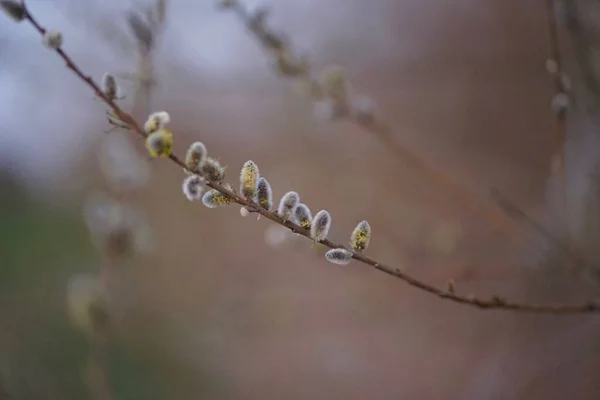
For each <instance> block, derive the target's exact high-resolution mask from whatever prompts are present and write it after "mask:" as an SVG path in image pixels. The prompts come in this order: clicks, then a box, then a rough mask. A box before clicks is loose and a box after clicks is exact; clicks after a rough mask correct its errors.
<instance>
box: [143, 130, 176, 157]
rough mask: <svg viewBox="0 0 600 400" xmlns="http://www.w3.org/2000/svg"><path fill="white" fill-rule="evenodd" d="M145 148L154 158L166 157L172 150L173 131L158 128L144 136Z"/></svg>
mask: <svg viewBox="0 0 600 400" xmlns="http://www.w3.org/2000/svg"><path fill="white" fill-rule="evenodd" d="M146 149H147V150H148V153H150V155H151V156H152V157H154V158H156V157H161V158H167V157H169V156H170V155H171V153H172V152H173V133H172V132H171V131H169V130H167V129H159V130H158V131H155V132H153V133H151V134H149V135H148V136H147V137H146Z"/></svg>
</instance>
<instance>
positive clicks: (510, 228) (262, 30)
mask: <svg viewBox="0 0 600 400" xmlns="http://www.w3.org/2000/svg"><path fill="white" fill-rule="evenodd" d="M220 5H221V7H222V8H229V9H232V10H233V11H234V12H235V14H236V15H237V16H238V17H239V18H240V19H241V20H242V22H243V23H244V25H245V26H246V27H247V28H248V30H249V31H250V32H251V33H252V35H253V37H255V38H256V39H257V40H258V41H259V42H260V44H261V45H262V46H263V47H264V48H265V50H267V52H269V53H270V54H271V55H272V56H273V57H274V60H275V66H276V67H277V69H278V71H279V73H280V74H281V75H283V76H285V77H287V78H291V79H297V80H304V81H306V82H307V83H308V84H309V85H310V95H311V97H312V98H313V100H321V99H322V97H323V91H324V90H325V91H326V90H327V88H323V87H319V83H318V82H317V81H316V80H315V78H314V77H313V76H312V75H311V71H310V66H309V63H308V60H307V58H306V57H304V56H301V57H298V56H295V55H294V54H293V51H292V49H291V44H290V43H288V40H287V39H286V38H285V37H284V36H283V35H281V34H279V33H276V32H273V31H272V30H271V29H270V28H268V27H267V26H266V19H267V16H268V12H269V9H268V8H265V7H263V8H259V9H258V10H256V11H254V12H252V13H251V12H249V11H247V10H246V9H245V8H244V7H243V6H242V5H241V4H240V3H239V1H238V0H221V2H220ZM326 85H327V83H325V84H324V85H323V86H326ZM342 97H345V96H344V95H342ZM335 100H336V101H337V104H336V111H335V112H336V113H338V115H336V117H339V116H347V117H348V120H349V121H350V122H351V123H353V124H355V125H357V126H359V127H360V128H361V129H362V130H363V131H364V132H366V133H368V134H370V135H372V136H373V137H375V138H376V139H377V140H379V141H380V142H381V143H383V144H385V146H386V147H387V148H389V149H391V150H392V151H393V152H394V153H395V154H396V156H398V157H399V158H400V159H401V160H403V161H404V162H406V163H407V164H409V165H410V166H411V167H412V168H414V169H416V170H417V171H419V172H420V173H422V174H423V175H425V176H426V177H427V178H428V179H429V181H430V182H431V183H433V184H434V185H436V186H438V187H440V188H442V189H443V190H445V191H447V192H449V193H451V194H452V195H453V196H454V197H455V198H456V199H460V200H461V201H463V202H464V203H466V204H468V205H469V206H470V207H472V208H473V209H474V210H475V211H476V212H477V213H478V214H479V215H480V216H482V217H483V218H485V219H487V220H488V221H489V222H490V223H491V225H492V226H493V227H494V228H496V229H501V230H504V232H505V233H507V234H508V235H509V236H510V237H515V238H517V239H518V240H519V241H522V240H524V237H523V234H524V232H523V230H522V229H521V228H520V226H519V225H518V224H515V223H514V221H512V220H511V219H510V218H508V217H507V216H506V215H505V214H504V213H503V212H502V211H501V210H499V209H497V208H496V207H494V206H493V205H491V204H490V203H488V202H487V201H485V200H484V199H482V198H481V197H479V196H478V195H477V194H476V193H474V192H473V191H472V190H470V189H469V188H468V187H466V186H464V185H462V184H460V183H459V182H457V181H456V180H454V179H453V177H452V176H451V175H450V174H448V173H446V172H444V171H443V170H442V169H438V168H436V167H435V166H433V165H432V164H431V163H429V162H428V161H427V160H425V159H424V158H423V157H421V156H419V155H418V154H416V153H415V152H413V151H411V150H410V149H408V148H407V147H405V146H404V145H402V144H400V143H398V142H397V141H396V139H395V138H394V135H393V132H392V129H391V128H390V127H389V126H388V125H386V124H385V123H382V122H380V121H378V120H377V119H376V118H375V117H374V110H373V109H372V108H371V107H368V106H364V105H358V106H355V107H356V108H357V109H356V111H357V112H350V108H351V107H352V105H351V104H348V99H347V98H342V99H340V98H339V97H338V98H336V99H335ZM340 100H341V101H340ZM365 107H366V108H365ZM372 107H374V105H373V106H372Z"/></svg>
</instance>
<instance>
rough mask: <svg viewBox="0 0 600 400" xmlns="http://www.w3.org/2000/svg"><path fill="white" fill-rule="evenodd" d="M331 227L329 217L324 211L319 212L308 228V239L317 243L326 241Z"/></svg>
mask: <svg viewBox="0 0 600 400" xmlns="http://www.w3.org/2000/svg"><path fill="white" fill-rule="evenodd" d="M330 227H331V215H330V214H329V212H327V211H326V210H321V211H319V212H318V213H317V214H316V215H315V217H314V218H313V220H312V222H311V226H310V237H311V238H313V239H314V240H316V241H317V242H319V241H321V240H325V239H327V234H329V228H330Z"/></svg>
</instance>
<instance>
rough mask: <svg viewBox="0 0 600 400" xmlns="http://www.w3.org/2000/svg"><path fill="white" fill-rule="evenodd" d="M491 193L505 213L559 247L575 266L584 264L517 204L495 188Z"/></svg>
mask: <svg viewBox="0 0 600 400" xmlns="http://www.w3.org/2000/svg"><path fill="white" fill-rule="evenodd" d="M491 193H492V197H493V198H494V199H495V200H496V202H497V203H498V205H500V207H502V209H504V210H505V211H506V213H507V215H509V216H511V217H512V218H514V219H515V220H517V221H520V222H522V223H524V224H526V225H528V226H529V227H530V228H532V229H533V230H534V231H535V232H537V233H538V234H540V235H541V236H543V237H545V238H546V239H548V240H549V241H550V242H552V244H553V245H555V246H556V247H557V248H559V249H560V250H561V252H562V253H563V254H564V255H565V256H567V258H569V259H570V260H571V262H572V263H573V264H574V265H575V266H578V267H582V266H583V265H584V262H583V260H582V259H581V258H580V257H579V256H578V255H577V254H575V253H574V252H573V251H572V250H571V248H570V246H568V245H567V244H565V243H564V242H563V241H562V240H560V239H559V238H558V237H557V236H555V235H554V234H552V233H551V232H550V231H549V230H548V229H546V228H545V227H544V226H542V225H541V224H540V223H539V222H537V221H535V220H534V219H533V218H531V217H530V216H529V215H527V214H526V213H525V212H524V211H523V210H521V209H520V208H519V207H517V205H515V204H514V203H512V202H510V200H508V199H507V198H506V197H504V196H503V195H502V194H501V193H500V192H499V191H498V190H497V189H495V188H494V189H492V191H491Z"/></svg>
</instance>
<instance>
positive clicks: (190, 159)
mask: <svg viewBox="0 0 600 400" xmlns="http://www.w3.org/2000/svg"><path fill="white" fill-rule="evenodd" d="M206 154H207V151H206V146H205V145H204V143H202V142H194V143H192V144H191V145H190V147H188V150H187V152H186V153H185V166H186V167H187V168H188V169H189V170H190V171H194V172H200V170H199V167H200V165H202V163H203V162H204V161H205V160H206Z"/></svg>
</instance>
